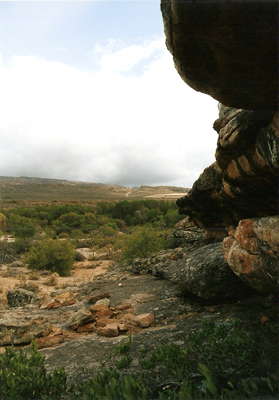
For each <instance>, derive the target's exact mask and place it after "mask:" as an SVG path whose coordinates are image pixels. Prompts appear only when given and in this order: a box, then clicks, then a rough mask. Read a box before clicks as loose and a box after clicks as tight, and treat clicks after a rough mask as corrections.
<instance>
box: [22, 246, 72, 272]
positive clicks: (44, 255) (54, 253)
mask: <svg viewBox="0 0 279 400" xmlns="http://www.w3.org/2000/svg"><path fill="white" fill-rule="evenodd" d="M25 259H26V262H27V265H28V266H29V267H30V268H31V269H34V270H48V271H52V272H57V273H58V274H59V275H61V276H67V275H70V273H71V270H72V267H73V263H74V259H75V251H74V247H73V246H72V244H71V243H70V242H69V241H67V240H63V241H61V240H60V241H59V240H53V239H44V240H41V241H39V242H38V243H36V244H34V246H32V247H31V248H30V250H29V252H28V253H27V255H26V257H25Z"/></svg>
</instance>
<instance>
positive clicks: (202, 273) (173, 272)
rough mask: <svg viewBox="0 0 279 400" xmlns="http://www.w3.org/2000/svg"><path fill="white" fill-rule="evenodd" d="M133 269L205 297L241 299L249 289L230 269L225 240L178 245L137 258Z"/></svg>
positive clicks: (208, 298)
mask: <svg viewBox="0 0 279 400" xmlns="http://www.w3.org/2000/svg"><path fill="white" fill-rule="evenodd" d="M132 271H133V272H135V273H151V274H152V275H154V276H156V277H159V278H163V279H167V280H169V281H171V282H174V283H177V284H178V285H179V286H180V290H181V291H182V292H184V293H185V294H191V295H194V296H197V297H199V298H201V299H203V300H214V301H215V300H222V299H231V298H238V297H241V296H243V295H245V294H248V293H250V291H249V288H248V287H247V286H246V285H244V284H243V283H242V282H241V280H240V279H238V277H237V276H236V275H235V274H234V273H233V272H232V271H231V269H230V268H229V266H228V264H227V262H226V261H225V259H224V254H223V248H222V243H221V242H217V243H210V244H207V245H202V246H199V247H197V246H194V247H193V248H192V249H190V248H185V249H181V248H177V249H175V250H169V251H164V252H161V253H159V254H158V255H156V256H153V257H151V258H148V259H137V260H135V262H134V264H133V266H132Z"/></svg>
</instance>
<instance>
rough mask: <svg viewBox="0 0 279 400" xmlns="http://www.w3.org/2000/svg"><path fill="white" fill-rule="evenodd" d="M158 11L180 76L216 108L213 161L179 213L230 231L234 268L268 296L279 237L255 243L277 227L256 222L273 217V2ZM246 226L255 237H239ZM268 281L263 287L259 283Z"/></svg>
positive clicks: (278, 131) (278, 145)
mask: <svg viewBox="0 0 279 400" xmlns="http://www.w3.org/2000/svg"><path fill="white" fill-rule="evenodd" d="M161 9H162V14H163V19H164V27H165V34H166V38H167V40H166V44H167V47H168V49H169V50H170V52H171V53H172V55H173V58H174V63H175V66H176V69H177V71H178V73H179V74H180V76H181V77H182V79H183V80H184V81H185V82H186V83H187V84H189V85H190V86H191V87H192V88H194V89H195V90H198V91H201V92H204V93H207V94H209V95H211V96H212V97H214V98H215V99H217V100H218V101H219V102H220V107H219V118H218V119H217V120H216V121H215V123H214V129H215V130H216V131H217V133H218V144H217V150H216V155H215V156H216V162H215V163H214V164H212V165H210V166H209V167H208V168H206V169H205V170H204V171H203V172H202V174H201V175H200V177H199V179H198V180H197V181H196V182H195V183H194V185H193V187H192V189H191V191H190V192H189V195H188V196H185V197H183V198H181V199H179V200H178V202H177V203H178V207H179V208H180V211H181V213H183V214H186V215H189V216H190V217H191V218H192V219H193V220H194V222H195V223H196V224H197V225H198V226H200V227H203V228H205V229H206V230H207V231H211V233H213V234H214V232H218V234H219V236H220V233H221V234H223V236H226V235H227V234H228V233H227V232H229V233H230V236H229V238H228V239H226V240H225V244H224V247H225V255H226V259H227V261H228V264H229V265H230V267H231V268H232V270H233V271H234V272H235V273H236V274H237V275H238V276H240V277H241V278H243V279H244V280H245V281H250V280H251V282H250V283H251V285H252V286H253V287H254V288H257V289H258V290H260V291H262V292H267V291H268V290H270V291H273V290H275V285H276V284H277V283H276V281H277V275H278V268H279V237H278V235H275V236H272V243H270V240H271V235H269V234H266V235H265V237H264V238H260V237H259V236H257V229H258V228H257V227H258V226H262V224H263V223H264V224H265V231H266V232H271V230H272V229H273V230H274V229H275V228H274V226H278V224H279V220H278V218H276V217H275V219H274V220H273V219H272V224H269V223H268V222H269V220H266V219H262V218H263V217H267V216H268V217H269V216H275V215H276V214H278V212H279V211H278V210H279V112H278V102H279V90H278V89H279V88H278V71H279V70H278V32H279V30H278V25H279V18H278V9H279V3H278V1H277V0H267V1H262V0H249V1H240V0H234V1H228V2H225V1H223V0H210V1H207V0H196V1H192V0H184V1H181V0H161ZM185 123H187V121H185ZM251 218H253V220H249V219H251ZM257 218H258V220H257ZM242 220H245V221H246V222H245V223H243V221H242ZM241 221H242V222H241ZM247 221H250V222H247ZM238 224H239V228H237V225H238ZM247 224H248V225H249V226H252V227H253V228H251V232H253V234H252V233H251V232H250V233H249V234H247V236H245V234H246V233H247V232H246V231H245V232H246V233H245V232H244V233H243V232H242V231H243V226H248V225H247ZM274 224H275V225H274ZM236 228H237V229H236ZM254 228H255V229H254ZM242 233H243V234H244V236H245V241H244V242H245V245H243V243H244V242H243V240H240V241H239V237H242V236H243V234H242ZM249 241H250V242H249ZM256 242H257V246H256V245H255V243H256ZM247 243H248V244H247ZM253 246H254V247H253ZM255 246H256V247H255ZM251 248H252V250H251ZM266 249H267V251H266ZM270 249H272V250H270ZM270 251H271V253H272V254H271V253H270ZM248 258H249V260H250V261H249V262H248V261H247V260H248ZM247 263H248V264H249V266H247V265H248V264H247ZM253 263H254V264H253ZM253 265H254V266H253ZM260 270H261V272H259V271H260ZM267 276H268V278H267V280H266V284H263V285H261V284H259V281H260V280H261V279H265V277H267Z"/></svg>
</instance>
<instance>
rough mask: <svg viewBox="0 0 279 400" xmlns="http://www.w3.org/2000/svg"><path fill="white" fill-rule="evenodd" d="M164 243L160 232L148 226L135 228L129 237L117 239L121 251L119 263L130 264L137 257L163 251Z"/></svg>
mask: <svg viewBox="0 0 279 400" xmlns="http://www.w3.org/2000/svg"><path fill="white" fill-rule="evenodd" d="M165 243H166V240H165V238H164V237H163V236H162V232H161V230H158V229H154V228H152V227H149V226H144V227H140V228H137V229H135V230H134V232H132V233H131V234H130V235H125V237H121V238H120V239H119V242H118V247H120V248H121V250H122V256H121V261H124V262H131V261H133V260H134V259H135V258H138V257H148V256H149V255H151V254H152V253H154V252H156V251H159V250H161V249H163V248H164V246H165Z"/></svg>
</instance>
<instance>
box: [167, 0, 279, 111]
mask: <svg viewBox="0 0 279 400" xmlns="http://www.w3.org/2000/svg"><path fill="white" fill-rule="evenodd" d="M278 7H279V3H278V1H277V0H249V1H248V0H247V1H244V0H243V1H240V0H239V1H238V0H234V1H224V0H210V1H209V0H195V1H193V0H184V1H181V0H161V9H162V14H163V19H164V27H165V34H166V38H167V41H166V43H167V47H168V49H169V50H170V52H171V53H172V55H173V58H174V62H175V66H176V69H177V71H178V72H179V74H180V76H181V77H182V78H183V80H184V81H185V82H186V83H187V84H188V85H190V86H191V87H192V88H194V89H195V90H198V91H201V92H203V93H207V94H209V95H210V96H212V97H213V98H215V99H217V100H218V101H220V102H221V103H223V104H226V105H227V106H232V107H237V108H246V109H254V110H255V109H260V110H261V109H276V108H278V107H277V106H278V101H279V98H278V25H279V19H278Z"/></svg>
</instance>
